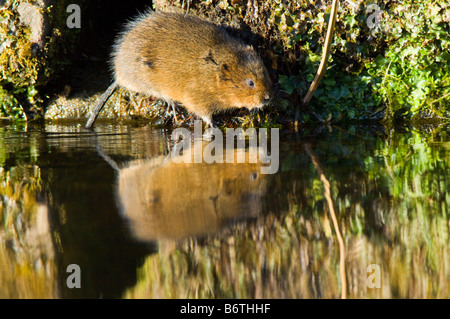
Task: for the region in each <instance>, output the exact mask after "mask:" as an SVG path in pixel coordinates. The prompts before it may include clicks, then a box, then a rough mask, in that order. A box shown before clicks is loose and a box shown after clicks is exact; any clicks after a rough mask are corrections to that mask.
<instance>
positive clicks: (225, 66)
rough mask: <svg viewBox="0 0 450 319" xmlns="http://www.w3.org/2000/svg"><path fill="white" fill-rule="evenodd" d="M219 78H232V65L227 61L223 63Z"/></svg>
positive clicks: (223, 79) (227, 79)
mask: <svg viewBox="0 0 450 319" xmlns="http://www.w3.org/2000/svg"><path fill="white" fill-rule="evenodd" d="M219 78H220V79H221V80H222V81H229V80H230V79H231V72H230V67H229V66H228V64H226V63H222V64H221V65H220V68H219Z"/></svg>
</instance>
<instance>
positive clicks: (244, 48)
mask: <svg viewBox="0 0 450 319" xmlns="http://www.w3.org/2000/svg"><path fill="white" fill-rule="evenodd" d="M113 70H114V75H115V79H116V82H117V84H118V85H120V86H122V87H125V88H127V89H129V90H132V91H135V92H140V93H146V94H150V95H152V96H154V97H157V98H162V99H165V100H166V101H168V102H178V103H181V104H182V105H183V106H184V107H185V108H186V109H187V110H189V111H190V112H193V113H195V114H196V115H198V116H200V117H201V118H202V119H203V120H204V121H206V122H208V123H209V124H211V121H212V114H213V112H215V111H222V110H226V109H229V108H240V107H247V108H249V109H253V108H260V107H262V106H263V105H264V104H265V103H267V102H268V100H269V99H270V97H271V95H272V83H271V80H270V77H269V75H268V72H267V70H266V68H265V67H264V64H263V62H262V61H261V59H260V58H259V57H258V56H257V54H256V52H255V51H254V49H253V48H252V47H251V46H249V45H246V44H244V43H242V42H241V41H239V40H238V39H236V38H233V37H232V36H230V35H229V34H228V33H227V32H225V31H224V30H223V29H222V28H220V27H219V26H216V25H214V24H212V23H210V22H207V21H204V20H201V19H199V18H196V17H193V16H184V15H183V14H179V13H162V12H158V13H155V12H150V13H147V14H145V15H143V16H141V17H140V18H138V19H137V20H135V21H133V22H131V23H130V24H129V25H128V27H127V28H126V30H125V31H124V32H123V33H122V35H121V36H120V37H119V38H118V40H117V42H116V45H115V48H114V52H113ZM249 81H252V82H253V83H254V86H253V87H252V86H251V83H249ZM249 84H250V85H249Z"/></svg>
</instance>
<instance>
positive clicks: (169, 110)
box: [165, 101, 178, 124]
mask: <svg viewBox="0 0 450 319" xmlns="http://www.w3.org/2000/svg"><path fill="white" fill-rule="evenodd" d="M176 107H177V105H176V103H175V102H174V101H170V102H167V112H166V115H165V117H169V116H170V113H172V121H173V122H175V124H178V119H177V111H176Z"/></svg>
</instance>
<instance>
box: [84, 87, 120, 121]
mask: <svg viewBox="0 0 450 319" xmlns="http://www.w3.org/2000/svg"><path fill="white" fill-rule="evenodd" d="M116 89H117V82H116V81H114V82H113V83H112V84H111V85H110V86H109V87H108V88H107V89H106V91H105V93H103V95H102V96H101V97H100V100H98V102H97V105H96V106H95V108H94V110H93V111H92V114H91V116H90V117H89V120H88V121H87V123H86V128H87V129H90V128H92V126H93V125H94V123H95V120H96V119H97V116H98V114H99V113H100V111H101V110H102V108H103V106H104V105H105V103H106V101H108V99H109V97H110V96H111V95H112V94H113V93H114V91H115V90H116Z"/></svg>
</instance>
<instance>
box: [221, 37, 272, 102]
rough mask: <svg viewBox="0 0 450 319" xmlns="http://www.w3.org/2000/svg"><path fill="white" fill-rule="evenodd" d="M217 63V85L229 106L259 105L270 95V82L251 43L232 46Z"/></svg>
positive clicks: (266, 100)
mask: <svg viewBox="0 0 450 319" xmlns="http://www.w3.org/2000/svg"><path fill="white" fill-rule="evenodd" d="M228 53H229V54H227V55H225V56H224V58H223V59H220V60H219V61H218V62H219V63H218V68H219V72H218V74H217V81H218V87H219V89H220V93H221V96H222V100H223V102H224V104H226V105H227V106H229V107H246V108H248V109H250V110H251V109H254V108H262V107H263V106H264V105H265V104H267V103H268V102H269V101H270V99H271V98H272V93H273V92H272V81H271V79H270V76H269V73H268V72H267V69H266V68H265V66H264V64H263V62H262V60H261V59H260V58H259V57H258V55H257V54H256V52H255V50H254V49H253V48H252V47H251V46H246V45H242V46H241V47H239V48H233V49H232V50H230V51H229V52H228Z"/></svg>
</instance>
